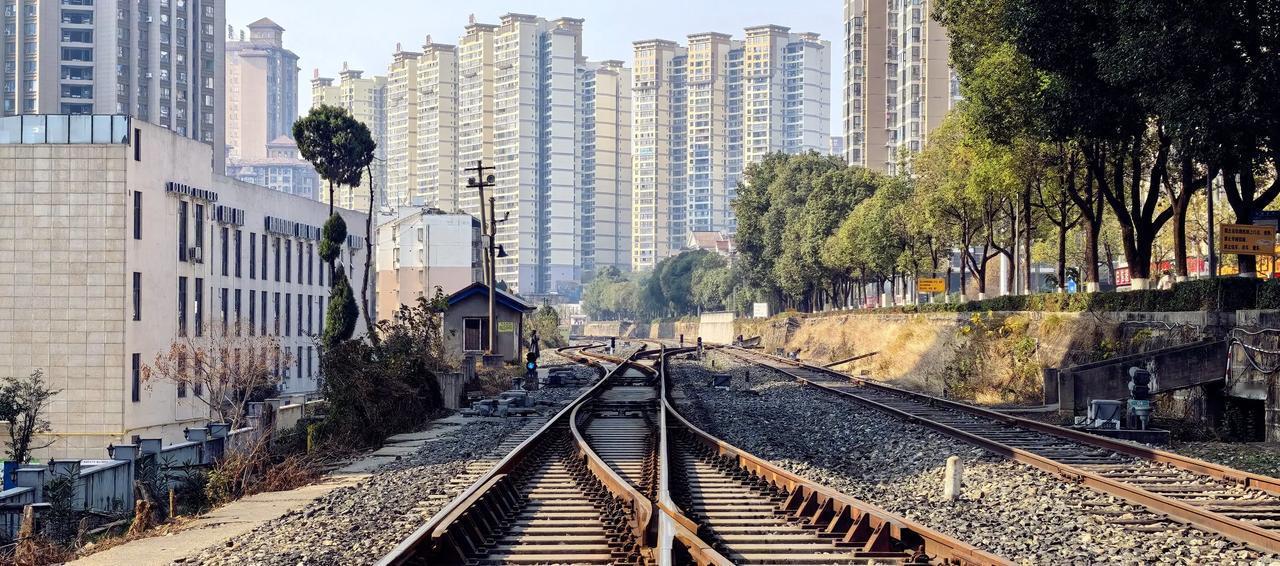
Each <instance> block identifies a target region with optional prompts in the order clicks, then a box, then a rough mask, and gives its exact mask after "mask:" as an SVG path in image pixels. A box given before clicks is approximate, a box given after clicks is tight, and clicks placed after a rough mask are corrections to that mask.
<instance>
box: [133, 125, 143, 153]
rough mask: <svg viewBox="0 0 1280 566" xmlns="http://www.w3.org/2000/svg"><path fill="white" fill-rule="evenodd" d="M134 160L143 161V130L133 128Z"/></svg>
mask: <svg viewBox="0 0 1280 566" xmlns="http://www.w3.org/2000/svg"><path fill="white" fill-rule="evenodd" d="M133 160H134V161H142V130H141V129H140V128H134V129H133Z"/></svg>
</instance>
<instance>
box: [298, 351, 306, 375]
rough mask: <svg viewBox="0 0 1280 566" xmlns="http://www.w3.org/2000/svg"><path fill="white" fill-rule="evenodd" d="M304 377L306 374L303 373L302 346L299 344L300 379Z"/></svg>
mask: <svg viewBox="0 0 1280 566" xmlns="http://www.w3.org/2000/svg"><path fill="white" fill-rule="evenodd" d="M303 377H305V376H304V374H303V373H302V346H298V379H302V378H303Z"/></svg>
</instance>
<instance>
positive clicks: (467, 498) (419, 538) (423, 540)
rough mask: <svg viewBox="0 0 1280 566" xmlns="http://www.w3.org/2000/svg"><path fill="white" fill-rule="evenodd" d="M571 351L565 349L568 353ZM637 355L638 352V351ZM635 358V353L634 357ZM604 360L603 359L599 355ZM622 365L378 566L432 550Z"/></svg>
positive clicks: (585, 348)
mask: <svg viewBox="0 0 1280 566" xmlns="http://www.w3.org/2000/svg"><path fill="white" fill-rule="evenodd" d="M599 347H601V346H600V345H598V344H592V345H587V346H582V347H576V348H577V349H578V350H579V352H582V353H585V352H586V351H588V350H591V349H593V348H599ZM573 348H575V347H571V348H565V349H563V350H565V351H567V350H569V349H573ZM637 353H638V352H637ZM633 355H634V354H633ZM598 357H603V356H598ZM610 358H611V361H612V360H621V361H623V362H625V360H622V359H621V358H612V357H610ZM625 367H626V366H625V364H619V365H618V366H617V367H616V368H614V370H613V371H612V372H610V373H609V374H608V375H606V376H605V377H604V379H601V380H599V381H597V382H596V383H595V384H594V385H592V386H591V387H590V388H588V389H587V390H586V391H584V392H583V393H582V394H581V395H579V396H578V397H577V398H575V399H574V400H573V401H572V402H570V403H569V404H568V405H566V406H565V407H564V408H563V409H561V410H560V411H559V412H557V413H556V414H555V415H554V416H552V417H551V418H550V419H548V420H547V422H546V423H544V424H543V425H542V426H541V427H539V428H538V430H537V431H535V432H534V433H533V434H532V435H530V436H529V437H528V438H526V439H525V440H524V441H523V442H521V443H520V444H519V445H518V446H517V447H516V448H515V449H514V450H512V451H511V452H510V453H508V454H507V455H506V456H504V457H503V458H502V459H501V460H499V461H498V462H497V463H496V464H494V465H493V467H492V468H490V469H489V470H488V471H487V472H485V473H484V474H482V475H481V476H480V477H479V478H478V479H477V480H476V481H475V482H473V483H472V484H471V486H470V487H468V488H467V489H466V490H464V491H463V492H462V493H461V494H459V495H458V496H457V497H455V498H454V499H453V500H452V501H451V502H450V503H448V504H446V505H445V506H444V507H443V508H441V509H440V510H439V511H437V512H436V514H435V515H433V516H432V517H431V518H430V519H429V520H427V522H426V523H424V524H423V525H422V526H420V527H418V528H417V529H415V530H414V532H413V533H412V534H410V535H409V537H408V538H406V539H404V540H402V541H401V542H400V543H399V544H397V545H396V546H395V548H393V549H392V550H391V551H390V552H388V553H387V554H386V555H384V556H383V557H382V558H381V559H379V560H378V562H377V565H378V566H402V565H406V564H410V563H412V562H413V561H414V560H416V559H417V558H418V557H420V556H424V555H426V554H427V553H429V552H432V551H433V546H434V545H435V544H436V543H439V542H441V541H442V539H443V537H444V536H445V534H446V533H447V531H448V529H449V527H450V525H451V524H453V523H454V522H455V521H457V520H458V519H459V518H460V517H462V515H463V514H464V513H465V512H466V510H467V509H468V508H470V507H471V506H472V505H473V504H475V503H476V502H477V501H480V500H481V499H482V498H484V497H485V495H486V494H488V493H491V492H493V490H495V489H498V488H500V487H501V486H502V485H503V482H504V480H505V478H506V477H507V475H508V473H509V472H511V471H512V470H513V469H514V468H515V467H516V465H517V464H519V463H520V462H521V461H522V460H523V459H525V458H526V457H528V456H529V455H530V453H531V452H532V451H533V449H534V448H535V447H536V446H537V445H538V444H540V443H542V442H543V441H544V440H545V439H546V437H547V436H548V431H550V430H552V429H553V428H554V427H556V426H559V425H560V424H561V423H562V421H564V420H565V419H568V418H571V415H572V414H573V411H574V410H575V409H576V408H577V407H578V406H579V405H581V404H582V403H583V402H584V401H586V400H587V399H590V398H592V397H593V396H595V395H598V394H599V392H600V391H602V390H603V389H604V388H605V386H606V384H608V383H609V381H610V377H612V376H613V375H616V374H618V373H619V372H621V371H625Z"/></svg>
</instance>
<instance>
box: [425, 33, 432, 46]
mask: <svg viewBox="0 0 1280 566" xmlns="http://www.w3.org/2000/svg"><path fill="white" fill-rule="evenodd" d="M425 45H431V34H427V42H426V44H425Z"/></svg>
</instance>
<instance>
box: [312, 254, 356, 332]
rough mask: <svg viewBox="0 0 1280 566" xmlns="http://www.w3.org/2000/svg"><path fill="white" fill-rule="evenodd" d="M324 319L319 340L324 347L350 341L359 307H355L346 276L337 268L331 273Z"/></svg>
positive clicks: (354, 329) (354, 299)
mask: <svg viewBox="0 0 1280 566" xmlns="http://www.w3.org/2000/svg"><path fill="white" fill-rule="evenodd" d="M324 316H325V318H324V334H323V335H322V336H321V340H322V341H323V343H324V344H325V345H326V346H333V345H335V344H337V343H338V342H342V341H345V340H350V339H351V335H352V334H355V332H356V321H357V320H359V319H360V307H359V306H357V305H356V298H355V292H354V291H352V290H351V283H350V282H348V281H347V275H346V273H345V272H343V270H342V269H341V266H339V269H336V270H334V273H333V288H332V289H330V290H329V307H328V311H327V312H326V313H325V315H324Z"/></svg>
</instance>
